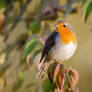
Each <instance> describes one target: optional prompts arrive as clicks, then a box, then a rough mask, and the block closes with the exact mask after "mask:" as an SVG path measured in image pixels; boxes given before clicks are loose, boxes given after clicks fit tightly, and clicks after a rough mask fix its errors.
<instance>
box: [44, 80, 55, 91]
mask: <svg viewBox="0 0 92 92" xmlns="http://www.w3.org/2000/svg"><path fill="white" fill-rule="evenodd" d="M55 88H56V85H55V84H51V83H50V80H49V78H46V79H45V81H44V84H43V90H44V92H54V90H55Z"/></svg>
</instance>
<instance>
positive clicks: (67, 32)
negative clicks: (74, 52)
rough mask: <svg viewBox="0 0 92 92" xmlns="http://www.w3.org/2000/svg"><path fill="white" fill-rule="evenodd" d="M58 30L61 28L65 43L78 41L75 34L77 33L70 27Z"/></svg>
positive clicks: (60, 31)
mask: <svg viewBox="0 0 92 92" xmlns="http://www.w3.org/2000/svg"><path fill="white" fill-rule="evenodd" d="M58 30H59V33H60V37H61V39H62V42H64V43H65V44H68V43H69V42H71V41H72V42H73V43H74V44H75V43H76V36H75V34H74V33H73V32H72V31H70V30H69V29H68V28H65V29H58Z"/></svg>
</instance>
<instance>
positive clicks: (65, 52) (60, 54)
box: [49, 39, 77, 61]
mask: <svg viewBox="0 0 92 92" xmlns="http://www.w3.org/2000/svg"><path fill="white" fill-rule="evenodd" d="M76 48H77V44H73V43H72V42H70V43H69V44H68V45H67V44H64V43H62V42H61V40H60V39H57V40H56V45H55V46H54V47H53V48H52V49H51V51H50V53H49V54H50V56H51V58H53V59H55V60H56V61H64V60H67V59H69V58H70V57H71V56H72V55H73V54H74V52H75V50H76Z"/></svg>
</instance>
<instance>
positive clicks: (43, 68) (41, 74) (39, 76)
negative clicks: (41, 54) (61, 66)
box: [36, 63, 47, 79]
mask: <svg viewBox="0 0 92 92" xmlns="http://www.w3.org/2000/svg"><path fill="white" fill-rule="evenodd" d="M46 70H47V63H43V64H42V65H41V68H40V69H39V71H38V73H37V76H36V78H37V79H42V78H43V77H44V74H45V72H46Z"/></svg>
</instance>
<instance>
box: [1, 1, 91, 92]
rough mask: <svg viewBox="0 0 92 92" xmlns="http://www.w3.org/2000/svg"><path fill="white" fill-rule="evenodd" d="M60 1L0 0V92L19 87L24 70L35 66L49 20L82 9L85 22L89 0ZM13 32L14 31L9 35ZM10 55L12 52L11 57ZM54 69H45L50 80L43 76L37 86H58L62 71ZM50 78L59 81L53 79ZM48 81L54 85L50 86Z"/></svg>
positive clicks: (50, 88)
mask: <svg viewBox="0 0 92 92" xmlns="http://www.w3.org/2000/svg"><path fill="white" fill-rule="evenodd" d="M62 1H63V0H0V92H8V91H7V88H8V87H10V88H11V89H10V90H11V91H10V92H14V91H18V90H19V89H21V87H22V86H23V83H24V77H25V76H24V73H25V72H27V71H28V69H29V70H30V69H31V68H32V67H34V65H35V66H36V64H37V61H39V59H40V54H41V51H42V48H43V44H44V42H45V40H46V38H47V36H48V34H49V33H50V28H49V26H48V23H49V22H51V23H52V22H53V23H54V22H55V20H56V19H57V20H58V18H59V19H60V18H61V19H66V18H67V16H68V15H70V14H71V13H72V14H73V13H74V14H75V13H79V12H77V11H78V10H80V9H82V10H83V18H84V20H85V21H87V19H88V17H89V15H90V14H91V11H92V0H66V2H65V4H62ZM79 3H80V4H81V6H82V7H81V6H80V5H78V4H79ZM61 4H62V5H61ZM77 5H78V6H77ZM78 7H81V8H78ZM19 23H22V24H21V28H20V29H16V28H17V27H18V24H19ZM90 26H92V25H90ZM14 29H16V30H14ZM23 29H24V30H25V32H24V31H23ZM13 31H14V32H16V34H13ZM15 36H16V37H17V38H16V37H15ZM13 53H14V54H13ZM17 54H18V55H19V57H18V59H19V60H18V61H16V57H17ZM12 55H15V58H14V59H12ZM9 59H11V60H12V62H10V60H9ZM33 64H34V65H33ZM36 67H37V66H36ZM55 69H56V66H55V65H54V66H53V67H50V70H48V71H49V72H48V75H49V78H50V80H49V79H48V78H47V77H46V79H44V81H43V85H42V86H41V87H42V89H43V90H44V92H50V90H54V89H55V88H56V86H60V85H62V83H61V80H62V79H63V77H62V74H61V72H62V71H58V72H60V73H59V74H57V73H55V75H54V70H55ZM16 75H17V76H16ZM55 76H57V77H55ZM34 77H35V76H34ZM30 78H31V76H30ZM53 78H55V79H56V80H57V81H58V80H59V81H58V82H57V81H56V82H55V79H53ZM71 79H72V78H71ZM73 81H74V82H75V81H76V79H75V80H74V79H73ZM30 82H31V81H30ZM50 82H55V83H56V84H55V85H52V84H51V83H50ZM66 84H67V83H66ZM38 85H39V84H38ZM65 87H66V86H65ZM8 90H9V89H8ZM32 91H34V90H32ZM30 92H31V91H30Z"/></svg>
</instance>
